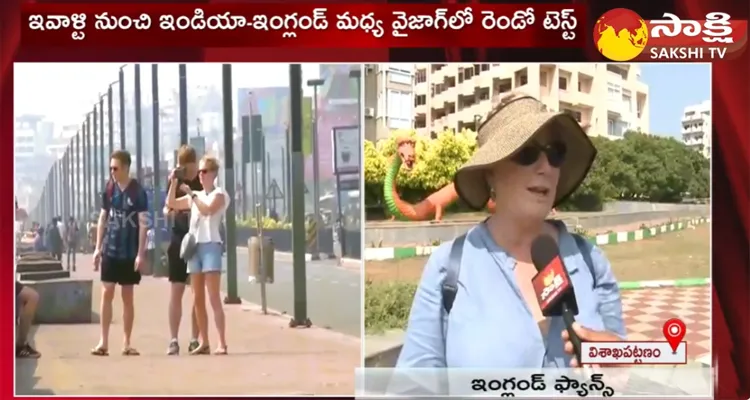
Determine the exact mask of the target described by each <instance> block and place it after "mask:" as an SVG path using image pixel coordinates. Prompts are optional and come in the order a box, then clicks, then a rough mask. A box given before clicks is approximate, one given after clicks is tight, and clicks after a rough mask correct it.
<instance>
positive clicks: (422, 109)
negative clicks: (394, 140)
mask: <svg viewBox="0 0 750 400" xmlns="http://www.w3.org/2000/svg"><path fill="white" fill-rule="evenodd" d="M427 111H428V108H427V104H422V105H418V106H414V114H417V115H427Z"/></svg>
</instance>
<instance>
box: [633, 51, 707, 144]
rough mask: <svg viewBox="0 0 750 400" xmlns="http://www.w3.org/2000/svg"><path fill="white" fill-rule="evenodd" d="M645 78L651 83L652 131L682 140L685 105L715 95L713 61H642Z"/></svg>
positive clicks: (647, 82) (643, 78) (645, 81)
mask: <svg viewBox="0 0 750 400" xmlns="http://www.w3.org/2000/svg"><path fill="white" fill-rule="evenodd" d="M641 80H642V81H643V82H644V83H646V84H647V85H648V86H649V97H650V98H651V104H650V107H649V111H650V112H649V114H650V115H651V121H650V123H649V126H650V127H651V132H650V133H654V134H659V135H669V136H674V137H675V138H678V139H679V138H680V129H681V126H680V118H682V111H683V110H684V109H685V107H687V106H690V105H694V104H699V103H701V102H703V101H705V100H708V99H710V98H711V65H710V64H678V63H669V64H641Z"/></svg>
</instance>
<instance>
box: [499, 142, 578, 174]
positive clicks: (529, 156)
mask: <svg viewBox="0 0 750 400" xmlns="http://www.w3.org/2000/svg"><path fill="white" fill-rule="evenodd" d="M567 152H568V148H567V146H566V145H565V143H564V142H562V141H559V140H555V141H553V142H550V143H547V144H544V145H543V144H541V143H538V142H534V141H532V142H530V143H529V144H527V145H526V146H524V147H522V148H521V150H519V151H518V152H517V153H516V154H514V155H513V157H511V159H512V160H513V162H515V163H516V164H518V165H522V166H524V167H528V166H529V165H533V164H534V163H535V162H537V160H539V156H540V155H541V154H542V153H544V155H545V156H547V162H548V163H549V165H550V166H552V167H554V168H560V166H561V165H562V164H563V162H565V155H566V153H567Z"/></svg>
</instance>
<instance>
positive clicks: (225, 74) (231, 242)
mask: <svg viewBox="0 0 750 400" xmlns="http://www.w3.org/2000/svg"><path fill="white" fill-rule="evenodd" d="M221 92H222V103H223V104H222V105H223V109H224V121H223V122H224V182H225V185H226V190H227V193H228V194H229V196H230V198H234V193H235V190H234V170H233V167H234V137H233V136H234V129H233V121H232V64H222V66H221ZM185 122H187V116H186V120H185ZM185 139H186V140H187V137H186V138H185ZM224 223H225V224H226V232H227V235H226V239H227V296H226V297H225V298H224V303H225V304H240V298H239V296H238V294H237V236H236V235H237V219H236V217H235V210H234V202H233V201H230V202H229V206H228V207H227V211H226V218H225V222H224Z"/></svg>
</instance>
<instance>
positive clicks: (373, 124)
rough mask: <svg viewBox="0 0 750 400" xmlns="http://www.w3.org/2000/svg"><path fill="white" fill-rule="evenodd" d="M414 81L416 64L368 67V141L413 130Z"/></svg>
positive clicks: (370, 65) (366, 110)
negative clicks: (397, 132)
mask: <svg viewBox="0 0 750 400" xmlns="http://www.w3.org/2000/svg"><path fill="white" fill-rule="evenodd" d="M413 81H414V64H366V65H365V74H364V95H365V115H364V118H365V139H367V140H372V141H375V140H379V139H382V138H387V137H388V136H389V135H390V133H391V132H392V131H394V130H399V129H412V128H413V127H414V97H413V94H412V88H413Z"/></svg>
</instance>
